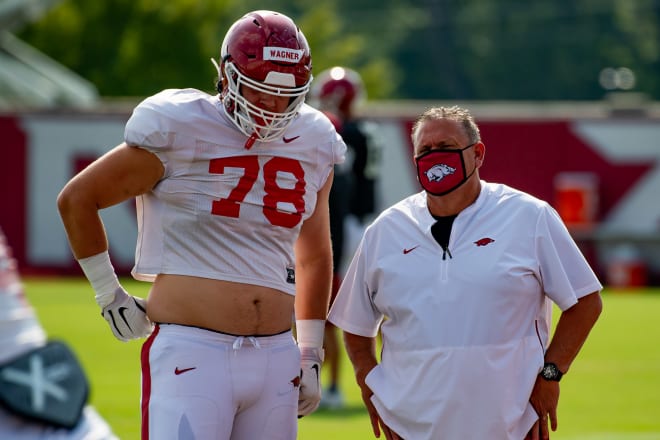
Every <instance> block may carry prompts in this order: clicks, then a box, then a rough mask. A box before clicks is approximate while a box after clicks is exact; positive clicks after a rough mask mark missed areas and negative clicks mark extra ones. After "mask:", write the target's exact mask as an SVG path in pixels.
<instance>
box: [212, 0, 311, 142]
mask: <svg viewBox="0 0 660 440" xmlns="http://www.w3.org/2000/svg"><path fill="white" fill-rule="evenodd" d="M220 62H221V64H220V66H219V67H218V66H217V64H216V67H218V75H219V76H220V78H221V85H220V84H219V89H220V90H218V91H219V92H220V94H221V97H222V101H223V107H224V109H225V113H227V115H228V116H229V117H230V118H231V119H232V121H234V124H236V126H237V127H238V129H239V130H241V131H242V132H243V133H244V134H245V135H247V136H250V137H254V138H256V139H259V140H261V141H271V140H273V139H275V138H277V137H279V136H281V135H282V133H284V131H285V130H286V128H287V127H288V126H289V124H290V123H291V122H292V121H293V118H294V117H295V116H296V114H297V113H298V110H299V109H300V106H301V105H302V104H303V102H304V100H305V95H306V94H307V92H308V91H309V87H310V82H311V79H312V57H311V54H310V50H309V45H308V44H307V39H306V38H305V36H304V35H303V33H302V32H301V31H300V29H299V28H298V26H296V24H295V23H294V22H293V20H291V19H290V18H289V17H287V16H286V15H283V14H280V13H277V12H273V11H253V12H249V13H247V14H245V15H244V16H243V17H241V18H240V19H238V20H237V21H236V22H235V23H234V24H233V25H232V26H231V27H230V28H229V30H228V31H227V34H226V35H225V39H224V41H223V42H222V47H221V50H220ZM242 86H247V87H250V88H252V89H254V90H256V91H259V92H263V93H268V94H271V95H275V96H285V97H289V98H290V104H289V107H288V108H287V109H286V111H285V112H283V113H274V112H269V111H266V110H263V109H260V108H259V107H257V106H255V105H253V104H251V103H250V102H248V101H247V100H246V99H245V98H244V97H243V96H242V95H241V87H242Z"/></svg>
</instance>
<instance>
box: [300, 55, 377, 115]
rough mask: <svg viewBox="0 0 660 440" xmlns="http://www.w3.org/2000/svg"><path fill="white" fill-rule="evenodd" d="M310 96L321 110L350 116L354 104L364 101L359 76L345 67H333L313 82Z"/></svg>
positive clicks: (362, 86) (363, 92)
mask: <svg viewBox="0 0 660 440" xmlns="http://www.w3.org/2000/svg"><path fill="white" fill-rule="evenodd" d="M311 95H312V96H313V97H314V98H315V100H316V101H318V106H319V107H320V108H321V109H325V110H329V111H339V112H340V113H341V114H343V115H350V114H351V109H352V107H353V105H354V104H356V103H358V102H359V101H361V100H363V99H365V95H366V93H365V90H364V84H363V83H362V78H361V77H360V74H359V73H357V72H356V71H354V70H351V69H348V68H346V67H333V68H331V69H328V70H324V71H323V72H321V73H320V74H319V75H318V77H317V78H316V79H315V80H314V84H313V85H312V93H311Z"/></svg>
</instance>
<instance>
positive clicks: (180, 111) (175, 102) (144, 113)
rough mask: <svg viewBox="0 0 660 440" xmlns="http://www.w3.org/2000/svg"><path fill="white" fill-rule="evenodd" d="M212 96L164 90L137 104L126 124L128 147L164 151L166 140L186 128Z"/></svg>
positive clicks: (198, 92) (190, 91) (207, 104)
mask: <svg viewBox="0 0 660 440" xmlns="http://www.w3.org/2000/svg"><path fill="white" fill-rule="evenodd" d="M210 98H211V96H210V95H208V94H206V93H204V92H201V91H199V90H196V89H166V90H163V91H161V92H159V93H157V94H155V95H153V96H150V97H148V98H146V99H145V100H143V101H142V102H140V104H138V105H137V107H135V109H134V110H133V114H132V115H131V117H130V118H129V120H128V122H127V123H126V127H125V132H124V138H125V141H126V143H128V144H129V145H142V146H152V147H163V146H166V145H167V144H168V140H169V136H170V135H171V134H172V133H175V132H177V131H178V130H180V129H181V128H185V127H186V126H188V124H190V123H191V122H192V121H193V120H194V119H195V118H196V117H198V115H200V114H201V113H202V112H204V110H205V108H206V107H208V106H211V105H212V103H211V102H210Z"/></svg>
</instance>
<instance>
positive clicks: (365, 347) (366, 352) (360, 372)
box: [344, 331, 400, 440]
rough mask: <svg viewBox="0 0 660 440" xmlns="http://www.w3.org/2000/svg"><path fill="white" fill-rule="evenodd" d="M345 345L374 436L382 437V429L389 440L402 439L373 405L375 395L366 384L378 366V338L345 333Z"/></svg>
mask: <svg viewBox="0 0 660 440" xmlns="http://www.w3.org/2000/svg"><path fill="white" fill-rule="evenodd" d="M344 345H345V347H346V354H348V358H349V359H350V360H351V363H352V364H353V370H354V371H355V380H356V381H357V384H358V386H359V387H360V391H361V393H362V400H363V401H364V404H365V406H366V407H367V411H368V412H369V419H370V420H371V428H372V429H373V432H374V435H375V436H376V437H380V431H381V429H382V431H383V433H384V434H385V438H386V439H387V440H398V439H399V438H400V437H399V436H398V435H397V434H396V433H395V432H394V431H392V430H391V429H390V428H389V427H388V426H387V425H385V423H384V422H383V421H382V420H381V418H380V416H379V415H378V411H376V408H375V407H374V405H373V403H371V396H372V395H373V394H374V393H373V391H371V389H370V388H369V386H367V384H366V382H365V378H366V377H367V374H369V372H370V371H371V370H372V369H374V367H376V365H378V359H377V358H376V338H371V337H367V336H359V335H355V334H353V333H348V332H346V331H344Z"/></svg>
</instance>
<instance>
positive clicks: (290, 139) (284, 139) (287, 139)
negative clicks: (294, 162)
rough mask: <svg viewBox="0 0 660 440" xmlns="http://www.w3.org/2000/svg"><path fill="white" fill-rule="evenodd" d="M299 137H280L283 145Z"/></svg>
mask: <svg viewBox="0 0 660 440" xmlns="http://www.w3.org/2000/svg"><path fill="white" fill-rule="evenodd" d="M299 137H300V136H294V137H292V138H287V137H286V136H282V140H283V141H284V143H285V144H288V143H289V142H293V141H295V140H296V139H298V138H299Z"/></svg>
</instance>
